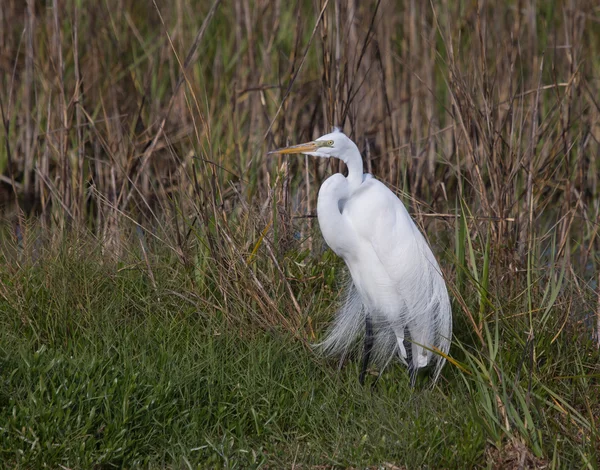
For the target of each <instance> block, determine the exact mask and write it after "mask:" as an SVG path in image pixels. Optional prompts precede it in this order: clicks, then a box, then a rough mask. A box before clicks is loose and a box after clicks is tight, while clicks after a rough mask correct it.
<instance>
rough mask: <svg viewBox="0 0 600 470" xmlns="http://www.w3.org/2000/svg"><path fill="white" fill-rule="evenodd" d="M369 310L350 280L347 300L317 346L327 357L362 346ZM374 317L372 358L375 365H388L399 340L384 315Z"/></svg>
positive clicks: (339, 354) (346, 353)
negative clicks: (382, 317) (383, 317)
mask: <svg viewBox="0 0 600 470" xmlns="http://www.w3.org/2000/svg"><path fill="white" fill-rule="evenodd" d="M366 315H367V309H366V307H365V306H364V304H363V302H362V299H361V297H360V294H359V293H358V290H357V289H356V287H355V286H354V284H353V283H352V282H351V281H350V282H349V283H348V286H347V288H346V296H345V299H344V301H343V303H342V305H341V307H340V309H339V310H338V312H337V315H336V318H335V320H334V322H333V325H332V326H331V328H330V329H329V331H328V332H327V334H326V336H325V339H324V340H323V341H322V342H321V343H318V344H316V345H315V347H317V348H319V349H320V350H321V352H322V353H323V354H324V355H325V356H333V357H341V358H342V359H344V358H345V357H346V356H348V354H351V353H353V352H354V351H355V350H357V349H360V348H362V346H363V345H362V339H363V338H364V335H365V320H366ZM372 320H373V336H374V341H373V349H372V351H371V360H372V361H373V363H375V364H379V365H387V364H388V363H389V362H390V360H391V359H392V358H393V357H394V355H395V354H396V353H397V351H396V349H397V342H396V337H395V336H394V333H393V330H392V329H391V328H390V326H389V325H388V324H387V322H385V321H384V320H382V319H381V318H372Z"/></svg>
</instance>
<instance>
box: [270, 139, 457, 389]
mask: <svg viewBox="0 0 600 470" xmlns="http://www.w3.org/2000/svg"><path fill="white" fill-rule="evenodd" d="M272 153H279V154H285V153H303V154H307V155H312V156H318V157H325V158H327V157H336V158H339V159H341V160H343V161H344V162H345V163H346V165H347V167H348V176H347V177H344V176H343V175H342V174H340V173H337V174H334V175H333V176H330V177H329V178H328V179H327V180H326V181H325V182H324V183H323V184H322V186H321V188H320V190H319V197H318V202H317V214H318V219H319V226H320V228H321V232H322V233H323V237H324V239H325V241H326V242H327V244H328V245H329V247H330V248H331V249H332V250H333V251H334V252H335V253H336V254H337V255H338V256H340V257H341V258H343V259H344V261H345V262H346V265H347V266H348V269H349V271H350V275H351V278H352V282H351V283H349V286H348V291H347V294H346V299H345V301H344V303H343V304H342V306H341V308H340V310H339V311H338V313H337V316H336V319H335V322H334V323H333V326H332V327H331V329H330V330H329V332H328V334H327V336H326V338H325V340H324V341H323V342H322V343H321V347H322V349H323V351H324V352H325V353H327V354H330V355H337V356H345V355H346V354H347V353H348V352H349V351H350V350H351V349H352V348H353V347H354V346H355V345H356V344H357V340H358V339H359V338H360V337H361V336H363V335H364V334H365V329H366V330H367V335H366V342H365V355H364V357H363V371H362V373H361V382H362V381H363V380H364V371H365V369H366V365H367V363H368V361H369V356H370V352H371V346H372V350H373V354H374V358H375V360H376V361H377V362H378V363H379V364H380V365H384V366H385V365H386V364H387V363H388V362H389V361H390V360H391V359H392V358H393V356H394V354H396V353H397V354H398V357H399V358H400V360H401V361H402V362H404V363H405V364H406V360H407V358H408V354H407V351H406V346H405V334H406V333H407V332H408V335H409V336H410V339H409V342H408V343H407V344H410V348H411V353H412V354H411V355H412V364H411V369H412V370H413V371H416V370H418V369H420V368H423V367H426V366H433V365H435V372H434V380H435V379H437V377H438V376H439V373H440V371H441V369H442V367H443V365H444V362H445V358H444V356H443V355H440V354H438V353H437V352H438V351H439V352H442V353H443V354H444V355H446V354H447V353H448V351H449V349H450V341H451V337H452V311H451V308H450V300H449V298H448V291H447V289H446V284H445V282H444V278H443V276H442V273H441V270H440V267H439V265H438V263H437V261H436V259H435V257H434V255H433V253H432V252H431V249H430V248H429V245H428V244H427V241H426V240H425V238H424V237H423V235H422V234H421V232H420V231H419V229H418V228H417V226H416V225H415V223H414V222H413V220H412V219H411V217H410V215H409V214H408V212H407V210H406V208H405V207H404V204H402V202H401V201H400V200H399V199H398V198H397V197H396V195H395V194H394V193H393V192H392V191H391V190H390V189H389V188H387V186H385V185H384V184H383V183H382V182H380V181H378V180H377V179H375V178H373V177H372V176H371V175H369V174H366V175H365V174H363V170H362V167H363V164H362V157H361V155H360V152H359V150H358V148H357V146H356V144H354V142H352V141H351V140H350V139H349V138H348V137H346V135H344V134H343V133H341V132H339V131H335V132H333V133H331V134H327V135H324V136H322V137H319V138H318V139H317V140H315V141H313V142H309V143H306V144H301V145H296V146H293V147H287V148H285V149H280V150H276V151H274V152H272ZM365 326H366V328H365ZM371 330H372V334H371Z"/></svg>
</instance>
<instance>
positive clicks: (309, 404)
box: [0, 255, 486, 468]
mask: <svg viewBox="0 0 600 470" xmlns="http://www.w3.org/2000/svg"><path fill="white" fill-rule="evenodd" d="M97 261H99V260H96V259H87V260H86V259H84V258H83V257H78V258H77V259H76V260H73V259H69V256H65V255H61V256H59V257H58V258H54V259H53V260H51V261H50V260H43V261H42V260H41V261H39V262H38V264H37V265H36V266H30V267H27V268H23V269H20V270H18V271H17V272H16V273H8V272H7V271H10V270H7V269H3V270H2V274H1V277H2V282H3V283H4V285H6V286H10V293H9V294H8V295H9V297H8V299H6V298H5V299H3V300H2V301H1V302H0V312H1V313H0V315H1V316H0V325H1V326H2V336H1V340H2V341H1V343H0V344H2V349H1V360H0V361H1V362H0V370H1V371H2V382H1V387H0V422H1V423H3V424H2V426H1V427H0V433H1V439H0V441H1V442H2V446H1V448H0V455H1V456H2V460H3V461H4V462H5V463H6V464H8V465H9V466H23V467H36V468H39V467H41V466H42V465H44V464H45V465H48V466H50V467H56V466H59V465H65V466H67V467H75V468H82V467H83V468H89V467H93V466H97V465H100V466H113V465H116V466H123V467H126V468H131V467H135V466H146V465H150V466H152V467H154V466H162V465H166V466H187V465H188V464H191V465H193V466H194V465H201V466H202V467H206V466H210V467H212V466H223V467H227V468H235V467H238V468H240V467H241V468H248V467H253V466H258V465H260V464H265V463H268V464H269V466H270V467H271V468H276V467H289V466H290V465H291V464H292V463H293V462H294V461H296V462H297V463H298V464H302V465H303V466H310V465H340V466H348V465H368V464H377V463H380V464H382V463H384V462H403V463H405V464H407V465H409V466H410V467H419V466H422V465H429V466H431V465H439V464H442V465H443V466H453V467H455V466H457V467H466V466H470V465H472V464H473V463H475V462H477V461H478V460H479V459H480V458H481V455H482V452H483V450H484V448H485V442H486V439H485V434H484V432H483V429H482V427H481V426H480V425H479V424H477V423H476V421H475V419H474V417H473V416H472V415H469V414H468V413H467V414H466V415H465V413H464V411H465V410H467V409H468V408H469V406H470V404H469V399H468V396H466V395H465V391H466V388H465V387H464V386H462V385H461V384H460V382H455V385H456V386H458V387H459V389H460V390H461V391H460V393H456V392H457V391H456V389H454V390H453V389H451V388H449V387H448V385H447V384H442V385H441V386H440V387H439V388H435V389H433V390H431V389H429V388H426V387H423V388H422V389H421V388H419V389H418V390H410V389H409V387H408V378H407V374H406V373H405V371H403V370H402V369H401V368H400V367H393V368H391V369H390V371H389V372H388V373H386V374H385V375H384V377H383V378H382V379H381V380H380V381H379V382H378V383H377V385H376V386H375V387H374V389H373V390H371V389H370V388H369V387H366V388H363V387H361V386H359V384H358V380H357V376H358V370H357V366H356V364H350V365H348V366H347V367H346V368H344V369H343V370H342V371H341V372H340V373H338V372H337V371H336V369H335V366H334V365H333V364H325V363H323V362H322V361H321V360H320V359H319V358H318V357H317V356H316V355H315V354H314V353H313V352H312V351H311V350H310V349H308V348H306V347H304V346H303V344H302V343H300V342H298V341H297V340H295V339H294V338H292V337H291V336H290V335H289V334H287V333H286V332H284V331H277V330H272V331H269V332H258V333H252V334H246V332H245V331H244V329H240V328H236V327H235V326H234V325H232V324H231V323H228V322H226V321H219V320H216V319H214V318H213V317H212V316H208V315H207V314H208V312H206V311H202V310H201V309H199V306H198V305H194V304H193V303H190V302H186V301H183V300H182V299H181V298H179V297H178V296H175V295H173V293H172V292H170V288H171V287H173V286H175V285H177V284H178V283H180V282H183V283H186V284H187V283H188V282H189V279H186V277H185V274H184V273H182V272H175V273H174V276H175V277H173V278H170V279H169V278H166V277H165V278H162V277H161V278H160V279H158V281H159V282H157V284H158V285H159V287H158V289H157V290H154V289H153V288H152V286H151V283H150V281H149V279H148V277H147V276H146V275H145V274H144V273H143V272H140V271H139V270H137V269H135V268H134V269H122V270H121V271H119V270H118V269H117V270H115V269H111V268H110V267H107V266H103V265H102V264H98V263H97ZM7 291H8V289H7V290H6V291H5V293H6V292H7ZM180 291H181V289H180ZM450 375H452V374H450Z"/></svg>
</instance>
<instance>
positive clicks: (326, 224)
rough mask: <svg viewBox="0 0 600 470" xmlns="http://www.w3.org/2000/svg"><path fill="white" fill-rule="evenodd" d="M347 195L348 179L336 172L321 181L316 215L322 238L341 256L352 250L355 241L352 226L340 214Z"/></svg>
mask: <svg viewBox="0 0 600 470" xmlns="http://www.w3.org/2000/svg"><path fill="white" fill-rule="evenodd" d="M349 196H350V192H349V184H348V179H347V178H345V177H344V175H342V174H341V173H336V174H334V175H332V176H330V177H329V178H327V179H326V180H325V181H324V182H323V184H322V185H321V188H320V189H319V198H318V200H317V216H318V218H319V226H320V228H321V233H322V234H323V238H325V241H326V242H327V244H328V245H329V247H330V248H331V249H332V250H333V251H334V252H335V253H336V254H337V255H338V256H341V257H342V258H345V257H346V256H347V255H348V254H349V253H351V252H352V250H353V248H354V246H355V243H356V241H355V237H354V231H353V230H352V227H351V226H350V225H349V224H348V221H347V220H346V218H345V217H343V216H342V211H343V204H344V203H345V201H346V199H347V198H348V197H349Z"/></svg>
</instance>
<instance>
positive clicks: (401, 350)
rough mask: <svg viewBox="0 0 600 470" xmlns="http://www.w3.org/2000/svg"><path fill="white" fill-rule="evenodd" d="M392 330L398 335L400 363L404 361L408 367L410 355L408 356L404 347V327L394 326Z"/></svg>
mask: <svg viewBox="0 0 600 470" xmlns="http://www.w3.org/2000/svg"><path fill="white" fill-rule="evenodd" d="M392 329H393V330H394V334H395V335H396V342H397V343H398V350H399V356H400V361H402V363H403V364H404V365H407V363H406V359H407V357H408V355H407V354H406V348H405V347H404V327H403V326H392Z"/></svg>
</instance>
